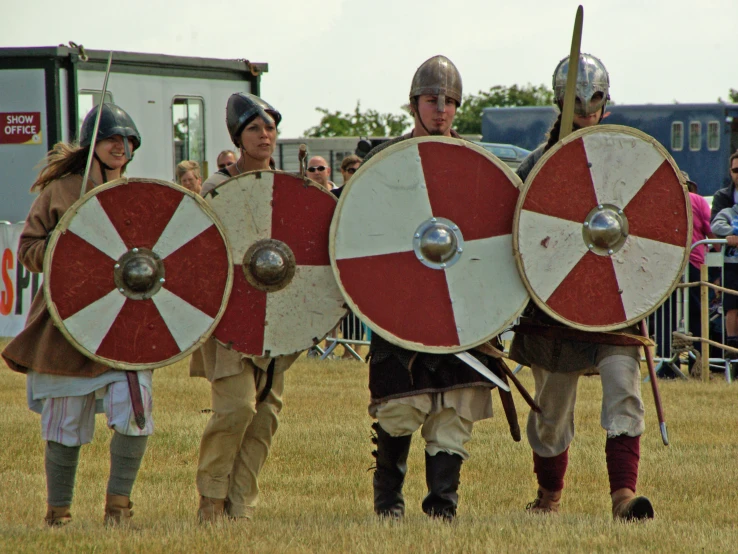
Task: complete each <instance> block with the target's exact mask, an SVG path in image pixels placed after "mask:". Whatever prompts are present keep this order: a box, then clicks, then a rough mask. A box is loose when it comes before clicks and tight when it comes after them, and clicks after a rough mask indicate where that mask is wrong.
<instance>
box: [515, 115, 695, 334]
mask: <svg viewBox="0 0 738 554" xmlns="http://www.w3.org/2000/svg"><path fill="white" fill-rule="evenodd" d="M601 132H613V133H622V134H626V135H631V136H634V137H636V138H639V139H641V140H643V141H645V142H648V143H649V144H651V145H652V146H653V147H654V148H656V150H657V151H658V152H659V153H660V154H661V155H662V156H663V157H664V159H665V160H666V161H667V162H668V163H669V165H671V167H672V169H673V170H674V173H675V174H676V176H677V179H678V181H679V183H680V184H681V185H682V194H683V196H684V202H685V205H686V208H687V209H686V214H687V242H686V244H685V245H684V254H683V256H682V263H681V264H680V269H679V272H678V273H677V274H676V275H675V276H674V278H673V279H672V282H671V285H669V288H668V289H667V291H666V292H665V293H664V295H663V296H662V297H661V299H660V300H659V301H658V302H657V303H656V304H655V305H654V306H653V307H651V308H650V309H649V310H647V311H646V312H644V313H643V314H641V315H639V316H637V317H633V318H630V319H627V320H625V321H623V322H621V323H615V324H611V325H584V324H582V323H578V322H576V321H571V320H569V319H567V318H565V317H563V316H562V315H560V314H559V313H558V312H556V311H554V310H552V309H551V308H549V307H548V305H547V304H546V303H545V302H544V301H543V300H542V299H541V297H540V296H539V295H538V294H537V293H536V291H535V290H533V287H532V286H531V284H530V282H529V280H528V276H527V275H526V273H525V265H524V263H523V258H522V256H521V253H520V240H519V239H520V237H519V233H520V215H521V213H522V211H523V204H524V203H525V199H526V197H527V195H528V191H529V190H530V187H531V184H532V183H533V180H534V179H535V178H536V176H537V175H538V173H539V172H540V170H541V168H542V167H543V166H544V165H545V164H546V162H547V161H548V160H549V159H551V158H552V157H553V156H554V155H556V153H557V152H558V151H559V150H561V148H563V147H564V146H565V145H567V144H569V143H571V142H574V141H575V140H578V139H580V138H582V137H583V136H585V135H588V134H593V133H601ZM691 245H692V208H691V205H690V201H689V191H688V190H687V184H686V181H685V180H684V176H683V175H682V173H681V171H680V170H679V167H678V166H677V164H676V161H674V158H673V157H672V156H671V154H669V152H668V151H667V150H666V148H664V146H663V145H662V144H661V143H660V142H659V141H657V140H656V139H655V138H653V137H652V136H651V135H648V134H646V133H644V132H643V131H640V130H639V129H635V128H633V127H627V126H625V125H612V124H610V125H594V126H592V127H585V128H584V129H578V130H577V131H574V132H573V133H571V134H569V135H567V136H566V137H565V138H564V139H563V140H560V141H559V142H557V143H556V144H555V145H554V146H552V147H551V148H550V149H549V150H548V152H546V153H545V154H544V155H543V156H541V159H540V160H538V162H536V164H535V166H533V169H532V170H531V172H530V173H529V174H528V177H527V178H526V180H525V184H524V187H523V190H522V191H521V193H520V196H519V197H518V203H517V205H516V206H515V216H514V218H513V252H514V257H515V263H516V264H517V266H518V272H519V273H520V276H521V278H522V279H523V283H524V285H525V288H526V289H527V291H528V294H530V297H531V299H532V300H533V302H535V304H536V306H537V307H538V308H540V309H541V310H542V311H543V312H544V313H545V314H547V315H549V316H551V317H552V318H554V319H555V320H556V321H558V322H559V323H563V324H564V325H566V326H568V327H572V328H574V329H579V330H580V331H603V332H604V331H617V330H621V329H625V328H627V327H631V326H632V325H634V324H636V323H638V322H640V321H641V320H643V319H645V318H647V317H648V316H650V315H651V314H652V313H654V312H655V311H656V310H658V309H659V307H660V306H661V305H662V304H663V303H664V302H665V301H666V299H667V298H669V296H671V294H672V293H673V292H674V290H675V289H676V288H677V285H678V284H679V283H680V282H681V278H682V276H683V275H684V270H685V268H686V267H687V263H689V252H690V246H691Z"/></svg>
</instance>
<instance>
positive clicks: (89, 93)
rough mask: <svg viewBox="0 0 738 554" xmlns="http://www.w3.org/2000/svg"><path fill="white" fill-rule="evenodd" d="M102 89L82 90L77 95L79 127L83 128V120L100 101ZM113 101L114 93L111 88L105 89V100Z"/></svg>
mask: <svg viewBox="0 0 738 554" xmlns="http://www.w3.org/2000/svg"><path fill="white" fill-rule="evenodd" d="M101 95H102V90H81V91H79V94H78V95H77V113H78V114H79V128H80V129H81V128H82V122H83V121H84V120H85V117H86V116H87V114H88V113H90V110H91V109H92V108H94V107H95V106H97V105H98V104H99V103H100V96H101ZM112 101H113V93H112V92H110V91H109V90H106V91H105V102H106V103H107V102H112Z"/></svg>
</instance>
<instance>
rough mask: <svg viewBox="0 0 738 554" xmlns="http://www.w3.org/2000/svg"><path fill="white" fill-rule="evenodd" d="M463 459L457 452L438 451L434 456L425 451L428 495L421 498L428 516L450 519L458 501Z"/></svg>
mask: <svg viewBox="0 0 738 554" xmlns="http://www.w3.org/2000/svg"><path fill="white" fill-rule="evenodd" d="M463 461H464V460H463V459H462V458H461V456H459V455H458V454H447V453H446V452H439V453H438V454H436V455H435V456H431V455H429V454H428V453H427V452H426V453H425V483H426V485H428V496H426V497H425V498H424V499H423V512H425V513H426V514H428V515H429V516H430V517H434V518H435V517H438V518H443V519H444V520H445V521H452V520H453V519H454V518H455V517H456V506H457V505H458V503H459V495H458V494H456V490H457V489H458V488H459V475H460V473H461V464H462V462H463Z"/></svg>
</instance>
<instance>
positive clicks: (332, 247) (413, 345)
mask: <svg viewBox="0 0 738 554" xmlns="http://www.w3.org/2000/svg"><path fill="white" fill-rule="evenodd" d="M424 142H437V143H444V144H449V145H452V146H461V147H463V148H469V149H470V150H473V151H474V152H476V153H477V154H481V155H482V156H484V157H485V158H487V159H488V160H489V161H490V162H492V164H493V165H495V166H496V167H497V168H498V169H500V170H501V171H502V172H503V173H504V174H505V176H506V177H508V179H509V180H510V182H511V183H512V185H513V186H514V187H515V188H516V189H518V192H519V193H522V189H523V182H522V181H521V179H520V177H518V175H517V174H516V173H515V172H514V171H513V170H512V168H511V167H510V166H508V165H507V164H506V163H505V162H503V161H502V160H500V159H499V158H498V157H497V156H495V155H494V154H493V153H492V152H490V151H488V150H486V149H484V148H482V147H481V146H479V145H478V144H475V143H474V142H472V141H470V140H465V139H459V138H454V137H445V136H423V137H411V138H409V139H407V140H403V141H400V142H398V143H395V144H392V145H391V146H388V147H386V148H384V149H383V150H381V151H380V152H377V153H376V154H375V155H374V156H372V158H371V160H370V161H369V162H368V164H364V163H362V164H361V165H360V166H359V169H358V170H357V171H356V173H355V174H354V177H353V178H351V179H350V180H349V182H348V183H346V184H345V185H344V187H346V190H344V191H343V192H342V193H341V197H340V198H339V199H338V206H337V207H336V212H335V214H334V215H333V220H332V221H331V230H330V235H329V237H328V240H329V244H328V251H329V254H330V259H331V268H332V269H333V275H334V276H335V278H336V282H337V283H338V287H339V289H340V290H341V294H342V295H343V298H344V299H345V300H346V304H348V306H349V308H350V309H351V311H352V312H353V313H354V314H355V315H356V316H357V317H358V318H359V319H360V320H362V322H364V324H365V325H367V326H368V327H369V328H370V329H371V330H372V332H373V333H377V334H378V335H380V336H381V337H382V338H383V339H385V340H387V341H388V342H390V343H392V344H394V345H395V346H399V347H401V348H405V349H407V350H411V351H414V352H423V353H428V354H454V353H457V352H464V351H466V350H469V349H470V348H474V347H475V346H479V345H480V344H484V343H486V342H488V341H490V340H492V339H493V338H495V337H496V336H498V335H499V334H501V333H503V332H504V331H505V329H508V328H510V327H511V326H512V325H513V323H514V322H515V321H516V320H517V319H518V318H519V317H520V315H521V314H522V313H523V311H524V310H525V307H526V306H527V305H528V301H529V299H530V298H529V295H527V296H526V298H525V300H524V301H523V302H522V305H521V306H520V307H519V308H518V309H517V310H516V311H515V312H514V313H513V314H511V315H510V316H509V317H508V318H507V319H506V320H505V323H504V325H502V326H501V327H500V328H499V329H496V330H494V332H491V333H489V334H488V335H486V336H485V337H484V338H483V339H480V340H478V341H473V342H470V343H468V344H463V345H459V346H433V345H427V344H422V343H419V342H413V341H408V340H404V339H401V338H399V337H397V336H396V335H393V334H392V333H390V332H389V331H387V330H385V329H382V328H381V327H380V326H378V325H376V324H375V323H374V321H372V320H371V319H370V318H369V317H367V316H366V314H364V313H363V312H362V311H361V309H360V308H359V307H358V306H357V305H356V303H354V301H353V300H352V299H351V297H350V296H349V295H348V294H347V292H346V290H345V289H344V287H343V283H342V281H341V279H340V271H339V269H338V266H337V260H336V233H337V231H338V226H339V225H340V222H341V217H342V215H343V214H342V208H343V205H344V203H345V198H346V197H347V196H349V195H350V194H351V187H352V185H353V184H355V183H357V182H358V181H359V179H357V178H356V176H357V175H361V174H363V173H365V172H366V171H367V169H366V168H367V167H371V166H373V165H376V164H375V161H376V162H377V163H378V162H380V161H381V160H382V159H384V158H385V157H387V156H389V155H391V154H393V153H394V152H397V151H400V150H403V149H406V148H410V147H412V146H414V145H416V144H421V143H424ZM369 164H371V165H369ZM513 231H514V225H513ZM410 245H411V246H412V241H411V242H410ZM513 254H514V251H513ZM525 289H526V292H527V291H528V287H525ZM376 329H380V331H381V332H380V331H376Z"/></svg>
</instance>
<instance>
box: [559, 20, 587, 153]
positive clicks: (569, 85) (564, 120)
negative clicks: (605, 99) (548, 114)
mask: <svg viewBox="0 0 738 554" xmlns="http://www.w3.org/2000/svg"><path fill="white" fill-rule="evenodd" d="M583 19H584V8H583V7H582V6H579V7H578V8H577V15H576V17H575V18H574V33H573V34H572V37H571V52H570V53H569V70H568V71H567V74H566V92H565V93H564V106H563V107H562V108H561V130H560V131H559V140H563V139H564V137H566V135H568V134H570V133H571V129H572V127H573V126H574V104H575V103H576V89H577V72H578V70H579V50H580V48H581V44H582V20H583Z"/></svg>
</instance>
